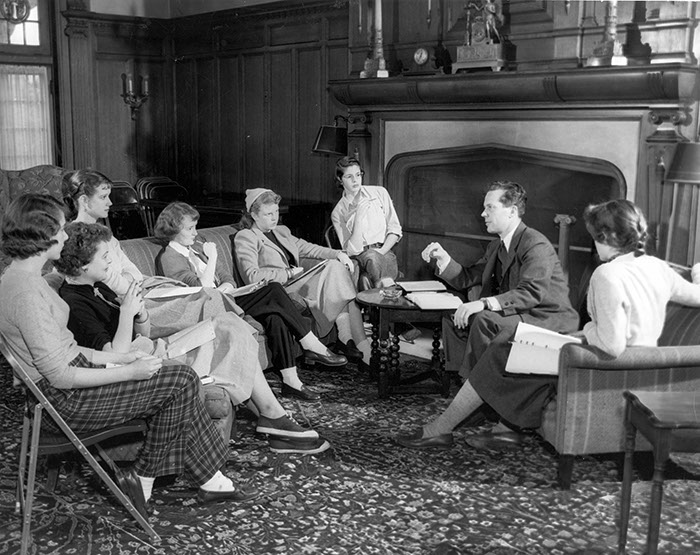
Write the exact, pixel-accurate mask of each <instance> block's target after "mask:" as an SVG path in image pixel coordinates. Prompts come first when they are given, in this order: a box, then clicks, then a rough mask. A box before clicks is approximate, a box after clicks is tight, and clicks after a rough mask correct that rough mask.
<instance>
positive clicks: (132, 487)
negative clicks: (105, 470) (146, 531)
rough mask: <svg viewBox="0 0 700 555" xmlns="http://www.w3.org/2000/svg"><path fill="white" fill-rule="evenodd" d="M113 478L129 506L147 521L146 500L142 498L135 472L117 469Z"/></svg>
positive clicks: (139, 481)
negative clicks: (126, 498) (129, 502)
mask: <svg viewBox="0 0 700 555" xmlns="http://www.w3.org/2000/svg"><path fill="white" fill-rule="evenodd" d="M115 478H116V479H117V484H118V485H119V489H120V490H122V493H124V495H126V496H127V497H128V498H129V501H131V504H132V505H133V506H134V508H135V509H136V510H137V511H138V512H139V513H141V516H142V517H143V518H145V519H146V520H148V508H147V505H146V499H145V498H144V496H143V488H142V487H141V480H139V477H138V476H137V475H136V471H135V470H134V469H133V468H131V467H130V468H117V470H116V472H115Z"/></svg>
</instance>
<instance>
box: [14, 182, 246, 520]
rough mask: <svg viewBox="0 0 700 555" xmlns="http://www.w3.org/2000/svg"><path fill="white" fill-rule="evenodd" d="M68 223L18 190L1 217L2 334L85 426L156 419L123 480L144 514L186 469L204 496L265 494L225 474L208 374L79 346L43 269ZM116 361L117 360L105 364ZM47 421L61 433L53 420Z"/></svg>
mask: <svg viewBox="0 0 700 555" xmlns="http://www.w3.org/2000/svg"><path fill="white" fill-rule="evenodd" d="M64 225H65V217H64V215H63V206H62V205H61V203H60V202H59V201H57V200H56V199H54V198H53V197H51V196H49V195H42V194H25V195H22V196H20V197H19V198H17V199H16V200H15V201H14V202H12V203H11V204H10V206H9V207H8V209H7V212H6V213H5V214H4V217H3V222H2V233H1V241H2V243H1V245H0V248H1V249H2V251H3V253H4V254H6V255H7V256H8V257H10V259H11V263H10V264H9V266H8V267H7V268H6V269H5V271H4V273H3V274H2V276H1V277H0V332H2V334H3V336H4V337H5V339H6V340H7V343H8V345H9V347H10V348H11V349H12V351H13V352H14V353H15V354H16V355H17V357H18V358H19V359H20V360H21V361H22V362H23V363H24V364H25V365H26V366H27V368H28V369H29V372H30V375H31V377H32V379H33V380H34V382H35V383H36V385H37V387H38V388H39V389H40V390H41V391H42V393H43V394H44V395H46V397H47V399H48V400H49V401H50V402H51V404H52V405H53V406H54V407H55V408H56V410H57V411H58V413H59V414H60V415H61V416H62V417H63V418H64V419H65V421H66V422H67V423H68V425H69V426H70V427H71V428H72V429H73V430H74V431H75V432H77V433H81V432H87V431H90V430H95V429H98V428H104V427H105V426H115V425H118V424H121V423H123V422H126V421H128V420H131V419H133V418H143V419H145V420H147V421H148V431H147V433H146V437H145V440H144V445H143V447H142V449H141V450H140V451H139V455H138V458H137V460H136V462H135V464H134V465H133V467H131V468H130V469H128V470H126V471H125V472H124V479H123V480H120V482H122V483H123V485H124V490H125V491H124V493H125V494H126V495H128V496H129V497H130V499H131V501H132V503H133V504H134V506H135V507H136V509H137V510H138V511H139V512H141V514H142V515H144V517H146V518H147V505H146V503H147V501H148V499H149V498H150V497H151V491H152V487H153V482H154V481H155V479H156V477H157V476H163V475H168V474H182V475H183V476H184V477H185V478H187V479H188V480H189V481H190V482H191V483H192V484H193V485H194V486H196V487H198V495H199V499H200V500H202V501H214V500H224V499H230V500H235V501H245V500H248V499H253V498H254V497H256V496H257V495H258V491H256V490H255V489H252V488H245V487H241V486H238V485H236V484H234V483H233V482H232V481H231V480H230V479H229V478H228V477H227V476H225V475H224V474H223V473H222V472H221V470H220V469H221V468H223V467H224V465H225V464H226V460H227V458H228V445H227V444H226V443H225V442H224V440H223V438H222V437H221V434H219V433H218V432H217V431H216V429H215V428H214V425H213V424H212V422H211V419H210V418H209V416H208V415H207V413H206V411H205V409H204V406H203V404H202V401H201V399H200V396H199V377H198V376H197V374H196V373H195V372H194V371H193V370H192V369H191V368H190V367H189V366H185V365H167V366H166V365H163V364H162V360H161V359H160V358H158V357H154V356H150V355H145V354H143V353H139V352H137V351H127V352H122V353H114V352H104V351H96V350H93V349H86V348H82V347H79V346H78V345H77V343H76V342H75V338H74V337H73V334H72V333H71V332H70V331H69V330H68V328H67V327H66V325H67V323H68V315H69V311H68V306H67V305H66V303H65V302H64V301H63V300H62V299H61V298H60V297H59V296H58V294H57V293H56V292H55V291H54V290H53V289H52V288H51V287H50V286H49V284H48V283H47V281H46V280H45V279H44V278H43V277H42V268H43V267H44V264H45V263H46V262H48V261H50V260H51V261H52V260H57V259H58V258H59V256H60V254H61V249H62V248H63V243H64V241H65V240H66V238H67V237H66V233H65V231H64V230H63V227H64ZM107 363H112V364H116V365H117V366H115V367H114V368H110V369H109V371H106V370H105V369H104V365H105V364H107ZM43 425H45V426H49V427H52V428H54V429H55V430H56V431H59V430H58V427H57V426H56V425H55V424H54V423H53V421H52V420H51V419H50V418H46V419H44V422H43Z"/></svg>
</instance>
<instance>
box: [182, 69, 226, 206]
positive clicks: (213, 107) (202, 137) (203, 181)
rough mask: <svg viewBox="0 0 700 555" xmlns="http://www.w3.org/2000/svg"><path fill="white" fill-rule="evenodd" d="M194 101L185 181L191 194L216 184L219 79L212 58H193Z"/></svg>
mask: <svg viewBox="0 0 700 555" xmlns="http://www.w3.org/2000/svg"><path fill="white" fill-rule="evenodd" d="M195 67H196V87H197V96H196V99H197V102H196V104H194V105H193V109H194V111H195V113H196V116H195V118H196V130H195V133H196V140H195V144H194V145H193V162H194V165H193V170H194V171H193V173H192V175H191V176H190V181H189V182H188V183H187V184H185V185H186V187H187V188H188V189H189V190H190V191H191V196H194V197H196V196H198V195H199V194H201V193H205V192H207V193H208V192H212V191H216V190H217V189H218V187H219V185H218V184H219V170H220V166H219V155H218V152H219V148H218V139H219V118H218V115H219V103H218V99H219V94H218V90H219V80H218V71H217V69H216V63H215V61H214V60H213V59H212V58H210V57H206V58H198V59H197V61H196V65H195Z"/></svg>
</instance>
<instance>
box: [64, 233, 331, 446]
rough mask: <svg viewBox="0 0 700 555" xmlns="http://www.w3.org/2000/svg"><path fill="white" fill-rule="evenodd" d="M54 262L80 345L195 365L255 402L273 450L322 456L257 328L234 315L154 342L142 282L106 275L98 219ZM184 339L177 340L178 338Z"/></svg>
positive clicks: (105, 237)
mask: <svg viewBox="0 0 700 555" xmlns="http://www.w3.org/2000/svg"><path fill="white" fill-rule="evenodd" d="M65 232H66V233H67V235H68V238H67V239H66V241H65V244H64V246H63V250H62V252H61V256H60V258H58V260H56V261H55V265H56V267H57V268H58V270H59V271H60V272H62V273H63V274H64V275H65V276H66V279H65V282H64V283H63V285H62V286H61V287H60V289H59V294H60V295H61V297H62V298H63V300H64V301H66V303H67V304H68V306H69V308H70V315H69V317H68V329H69V330H70V331H71V332H72V333H73V335H74V336H75V339H76V341H77V342H78V345H81V346H83V347H89V348H91V349H94V350H96V351H105V352H111V353H129V352H132V351H141V352H145V353H147V354H149V355H154V356H157V357H159V358H163V359H168V360H171V361H174V362H171V364H172V363H181V364H187V365H188V366H191V367H192V368H193V369H194V370H195V371H196V372H197V374H198V375H199V376H204V375H209V376H211V377H212V378H213V379H214V383H216V385H218V386H220V387H222V388H224V389H225V390H226V391H227V392H228V394H229V396H230V397H231V402H232V403H233V404H234V406H235V405H239V404H242V403H245V402H247V401H250V403H252V407H251V408H252V409H253V410H254V412H255V413H256V414H258V415H259V418H258V424H257V428H256V430H257V431H258V432H260V433H265V434H269V435H271V436H275V439H274V440H272V441H271V442H270V449H271V450H272V451H273V452H285V453H288V452H295V453H304V454H310V453H320V452H322V451H325V450H326V449H328V446H329V445H328V442H326V441H325V440H323V439H322V438H319V436H318V433H316V432H315V431H314V430H308V429H305V428H302V427H301V426H299V424H297V423H296V422H295V421H294V420H293V419H291V418H290V417H289V416H288V415H287V413H286V411H285V410H284V408H283V407H282V405H280V403H279V401H278V400H277V398H276V397H275V395H274V394H273V393H272V390H271V389H270V386H269V385H268V383H267V380H265V376H264V375H263V371H262V368H261V367H260V362H259V360H258V342H257V340H256V339H255V337H254V335H253V333H254V330H253V328H252V327H251V326H250V325H249V324H247V323H246V322H245V321H243V320H242V319H241V318H239V317H238V316H236V315H235V314H233V313H232V312H226V313H223V314H220V315H218V316H216V317H215V318H211V319H206V320H204V321H202V322H200V323H199V324H196V325H195V326H193V327H192V328H190V329H189V330H183V332H184V333H178V334H175V336H173V337H166V338H161V339H158V340H157V341H152V340H151V339H149V338H148V336H149V332H150V319H149V314H148V310H147V309H146V308H145V306H144V303H143V298H142V297H141V294H140V291H139V288H138V285H137V284H136V283H133V284H132V285H131V286H130V287H129V289H128V290H127V292H126V294H125V295H124V296H123V297H122V298H121V299H118V298H117V295H116V294H115V293H114V291H112V290H111V289H110V288H109V287H107V286H106V285H105V284H104V283H103V282H102V280H103V279H105V278H106V277H107V275H108V269H109V266H110V261H111V260H110V256H109V246H108V245H109V240H110V238H111V236H112V234H111V232H110V231H109V229H107V228H106V227H104V226H102V225H100V224H85V223H82V222H73V223H71V224H68V225H67V226H66V228H65ZM177 336H180V337H179V338H176V337H177Z"/></svg>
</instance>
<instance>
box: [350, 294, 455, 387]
mask: <svg viewBox="0 0 700 555" xmlns="http://www.w3.org/2000/svg"><path fill="white" fill-rule="evenodd" d="M357 302H358V303H360V304H361V305H363V306H365V307H367V309H368V310H369V317H370V322H371V324H372V358H371V361H370V371H371V372H372V375H373V376H374V377H376V378H377V381H378V384H379V397H381V398H385V397H388V396H389V394H390V393H416V392H419V391H420V392H426V388H425V385H423V384H421V386H420V387H419V386H418V385H417V384H418V383H420V382H423V381H425V380H427V379H429V380H430V381H431V382H432V383H431V385H432V386H433V387H432V391H433V392H437V393H440V394H442V396H443V397H447V396H448V395H449V392H450V382H451V377H450V374H449V372H445V364H444V361H443V360H442V359H441V357H440V334H441V322H442V316H443V315H446V314H450V313H451V312H452V311H445V310H423V309H421V308H419V307H418V306H416V305H415V304H413V303H412V302H411V301H409V300H408V299H406V297H403V296H401V297H398V298H397V299H387V298H385V297H383V296H382V294H381V293H380V290H379V289H369V290H367V291H361V292H359V293H358V294H357ZM397 322H407V323H428V324H431V325H432V327H433V352H432V360H431V363H430V368H429V370H428V371H427V372H422V373H420V374H419V375H416V376H411V377H410V378H408V379H405V380H402V379H401V369H400V365H399V336H398V335H397V334H396V333H394V324H396V323H397Z"/></svg>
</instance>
